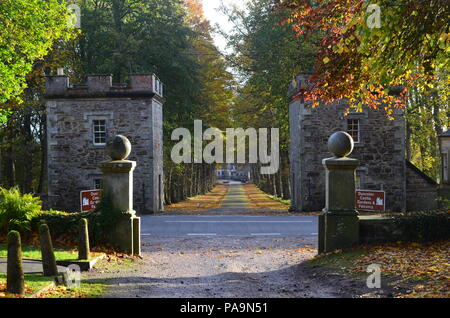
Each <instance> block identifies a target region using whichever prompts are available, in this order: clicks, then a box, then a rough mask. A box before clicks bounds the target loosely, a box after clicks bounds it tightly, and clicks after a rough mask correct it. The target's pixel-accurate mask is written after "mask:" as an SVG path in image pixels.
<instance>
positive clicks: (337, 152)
mask: <svg viewBox="0 0 450 318" xmlns="http://www.w3.org/2000/svg"><path fill="white" fill-rule="evenodd" d="M353 145H354V143H353V138H352V136H350V135H349V134H348V133H346V132H344V131H338V132H335V133H334V134H332V135H331V136H330V138H329V139H328V150H329V151H330V152H331V153H332V154H334V156H335V157H338V158H342V157H346V156H348V155H349V154H351V153H352V151H353Z"/></svg>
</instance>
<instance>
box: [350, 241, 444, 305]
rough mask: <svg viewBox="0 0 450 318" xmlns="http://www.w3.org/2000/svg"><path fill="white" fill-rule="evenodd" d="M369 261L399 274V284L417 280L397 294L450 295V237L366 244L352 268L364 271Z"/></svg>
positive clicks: (386, 270) (383, 270)
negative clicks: (423, 242)
mask: <svg viewBox="0 0 450 318" xmlns="http://www.w3.org/2000/svg"><path fill="white" fill-rule="evenodd" d="M369 264H379V265H380V267H381V271H382V273H385V274H386V275H393V276H396V277H399V278H400V280H399V281H398V284H401V283H404V282H418V284H416V285H415V286H414V287H412V288H411V289H410V290H408V292H407V293H406V294H402V295H396V296H397V297H433V298H435V297H445V298H450V241H447V242H438V243H432V244H431V243H430V244H424V245H422V244H418V243H397V244H388V245H382V246H375V247H369V248H368V253H367V254H366V255H365V256H363V257H361V258H359V259H358V260H357V261H356V262H355V263H354V265H355V266H354V267H353V268H352V271H353V272H359V273H361V272H366V269H367V266H368V265H369Z"/></svg>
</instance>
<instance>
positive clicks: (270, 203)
mask: <svg viewBox="0 0 450 318" xmlns="http://www.w3.org/2000/svg"><path fill="white" fill-rule="evenodd" d="M243 187H244V191H245V195H246V197H247V200H248V208H250V209H268V210H287V209H288V208H289V206H288V205H287V204H284V203H281V202H278V201H275V200H272V199H271V198H270V197H268V196H267V194H265V193H264V192H262V191H261V190H260V189H258V188H257V187H256V186H255V185H254V184H244V185H243Z"/></svg>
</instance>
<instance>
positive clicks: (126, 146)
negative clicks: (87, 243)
mask: <svg viewBox="0 0 450 318" xmlns="http://www.w3.org/2000/svg"><path fill="white" fill-rule="evenodd" d="M107 151H108V154H109V156H110V157H111V161H106V162H103V163H102V164H101V165H100V169H101V170H102V172H103V195H104V197H107V198H111V200H112V201H111V204H112V206H113V207H114V209H117V210H119V211H121V212H123V215H122V216H120V217H119V218H118V220H117V223H116V224H115V226H114V230H113V232H112V233H111V236H110V242H109V243H110V244H112V245H113V246H117V247H118V249H119V250H118V251H120V252H123V253H127V254H136V253H138V252H140V240H138V239H137V238H138V237H139V238H140V226H139V225H140V223H139V221H138V220H135V219H139V218H137V217H136V216H135V213H136V212H135V211H134V210H133V171H134V169H135V168H136V162H135V161H129V160H126V158H127V157H128V156H129V154H130V152H131V143H130V141H129V140H128V139H127V138H126V137H124V136H121V135H117V136H115V137H113V138H112V139H111V140H109V141H108V144H107Z"/></svg>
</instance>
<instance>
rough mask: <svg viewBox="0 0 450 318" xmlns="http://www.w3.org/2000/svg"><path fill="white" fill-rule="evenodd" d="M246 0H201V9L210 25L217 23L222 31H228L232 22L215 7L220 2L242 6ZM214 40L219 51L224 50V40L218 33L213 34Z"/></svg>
mask: <svg viewBox="0 0 450 318" xmlns="http://www.w3.org/2000/svg"><path fill="white" fill-rule="evenodd" d="M247 1H248V0H202V2H203V10H204V14H205V17H206V18H207V19H208V20H209V21H210V22H211V25H212V26H215V24H216V23H217V24H219V26H220V28H221V29H223V30H224V31H227V32H228V31H230V30H231V29H232V27H233V24H232V23H230V22H228V18H227V17H226V16H224V15H223V14H221V13H219V12H217V11H216V9H217V8H218V7H219V6H220V4H221V2H223V3H224V4H225V5H226V6H229V5H232V4H236V5H237V6H238V7H241V8H242V7H243V5H244V4H245V3H246V2H247ZM213 36H214V42H215V44H216V46H217V47H218V48H219V50H220V51H222V52H224V51H226V41H225V39H224V38H223V37H222V36H220V35H219V34H215V33H214V34H213Z"/></svg>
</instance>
